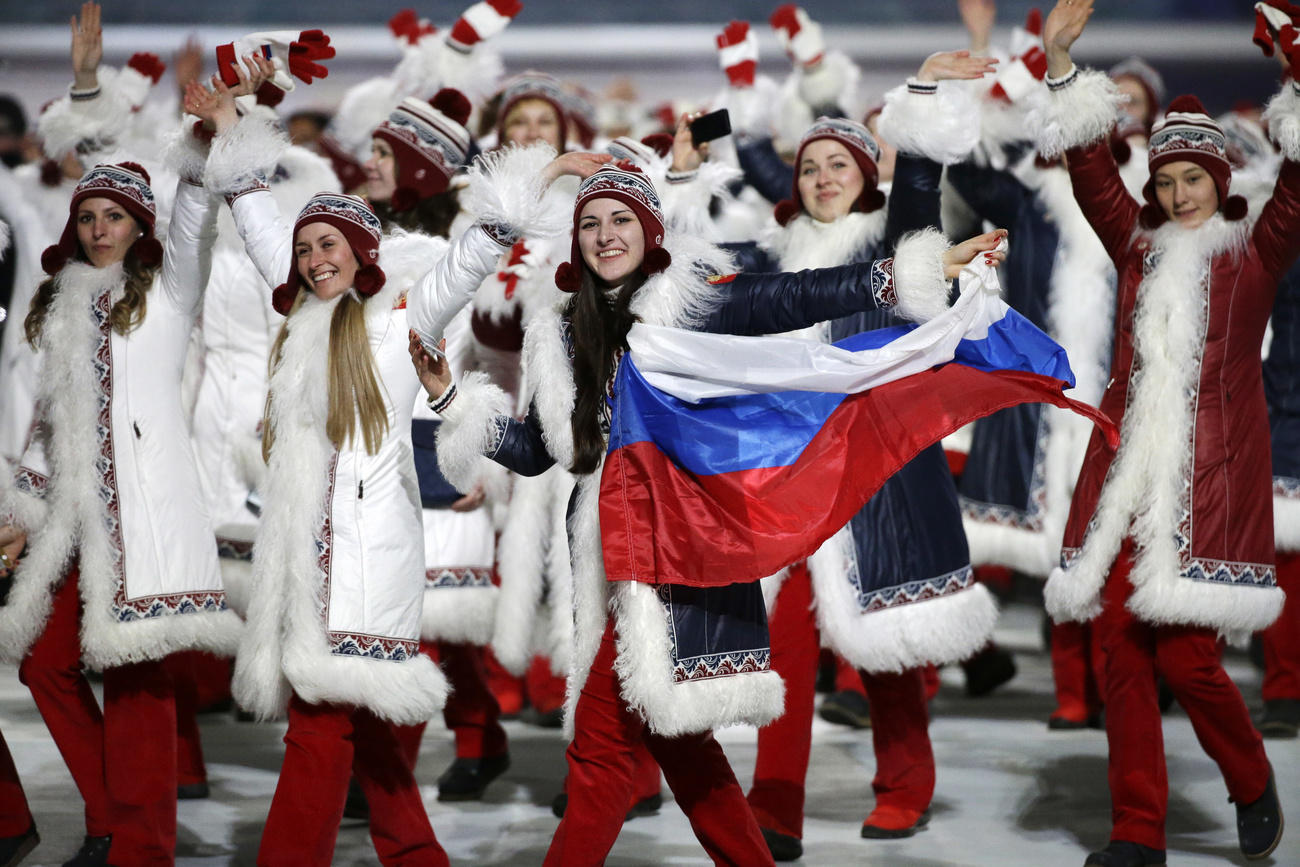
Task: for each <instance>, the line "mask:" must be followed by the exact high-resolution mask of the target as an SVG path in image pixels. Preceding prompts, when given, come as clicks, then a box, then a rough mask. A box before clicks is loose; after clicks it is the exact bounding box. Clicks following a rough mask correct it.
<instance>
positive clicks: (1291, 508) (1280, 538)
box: [1273, 494, 1300, 551]
mask: <svg viewBox="0 0 1300 867" xmlns="http://www.w3.org/2000/svg"><path fill="white" fill-rule="evenodd" d="M1273 543H1274V544H1275V545H1276V546H1277V550H1278V551H1300V500H1297V499H1292V498H1291V497H1279V496H1277V495H1276V494H1275V495H1274V496H1273Z"/></svg>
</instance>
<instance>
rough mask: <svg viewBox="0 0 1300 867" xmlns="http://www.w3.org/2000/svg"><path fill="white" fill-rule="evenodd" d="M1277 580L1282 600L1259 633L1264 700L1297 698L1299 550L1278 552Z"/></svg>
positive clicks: (1299, 669) (1299, 693) (1299, 673)
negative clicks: (1283, 595) (1273, 617)
mask: <svg viewBox="0 0 1300 867" xmlns="http://www.w3.org/2000/svg"><path fill="white" fill-rule="evenodd" d="M1277 583H1278V586H1279V587H1281V588H1282V590H1283V591H1285V592H1286V604H1285V605H1284V606H1282V614H1281V616H1279V617H1278V619H1277V621H1276V622H1274V624H1273V625H1272V626H1270V627H1269V628H1268V629H1265V630H1264V634H1263V639H1264V686H1263V689H1262V690H1261V691H1260V692H1261V695H1262V696H1263V698H1264V701H1274V700H1276V699H1280V698H1289V699H1300V553H1296V552H1287V553H1282V552H1278V555H1277Z"/></svg>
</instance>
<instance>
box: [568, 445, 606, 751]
mask: <svg viewBox="0 0 1300 867" xmlns="http://www.w3.org/2000/svg"><path fill="white" fill-rule="evenodd" d="M577 490H578V495H577V502H576V504H575V506H574V512H573V521H572V525H571V528H570V536H569V552H570V559H571V560H572V562H573V583H572V584H571V585H570V587H571V590H572V595H571V602H570V610H571V611H572V613H573V645H572V655H571V656H570V658H569V678H568V682H567V683H566V684H565V690H564V736H565V737H566V738H567V739H569V740H572V739H573V716H574V711H575V710H576V709H577V707H578V697H579V696H580V695H581V694H582V687H583V686H584V685H585V684H586V683H587V675H588V674H589V673H590V672H591V664H592V663H593V662H594V661H595V659H596V652H597V651H598V650H599V649H600V639H601V636H603V635H604V633H605V624H606V623H607V622H608V620H609V617H610V613H609V582H608V580H606V576H605V559H604V554H603V552H602V549H601V544H600V508H599V501H600V470H599V469H597V470H596V472H594V473H592V474H590V475H587V476H582V477H580V478H579V479H578V481H577Z"/></svg>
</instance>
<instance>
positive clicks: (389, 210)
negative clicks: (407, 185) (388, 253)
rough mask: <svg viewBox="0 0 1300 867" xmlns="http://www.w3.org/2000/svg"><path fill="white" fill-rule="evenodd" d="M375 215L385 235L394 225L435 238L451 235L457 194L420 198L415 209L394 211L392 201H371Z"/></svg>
mask: <svg viewBox="0 0 1300 867" xmlns="http://www.w3.org/2000/svg"><path fill="white" fill-rule="evenodd" d="M370 207H371V208H372V209H374V212H375V216H376V217H378V218H379V222H380V223H382V224H383V227H384V231H385V232H387V231H388V230H390V229H391V228H392V227H393V226H397V227H399V228H402V229H406V230H407V231H408V232H423V233H424V234H426V235H430V236H432V237H435V238H448V237H450V236H451V224H452V221H454V220H455V219H456V215H457V214H459V213H460V195H459V191H458V190H454V189H453V190H447V191H446V192H442V193H438V194H437V195H433V196H429V197H428V198H427V199H420V203H419V204H418V205H416V206H415V207H414V208H408V209H407V210H405V211H394V210H393V205H392V202H371V203H370Z"/></svg>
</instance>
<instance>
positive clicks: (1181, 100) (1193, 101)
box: [1165, 93, 1205, 114]
mask: <svg viewBox="0 0 1300 867" xmlns="http://www.w3.org/2000/svg"><path fill="white" fill-rule="evenodd" d="M1175 111H1178V112H1182V113H1183V114H1205V106H1203V105H1201V101H1200V100H1199V99H1197V98H1196V97H1195V96H1194V95H1192V94H1190V93H1184V94H1183V95H1182V96H1177V97H1174V101H1173V102H1171V103H1169V108H1167V109H1165V113H1166V114H1169V113H1172V112H1175Z"/></svg>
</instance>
